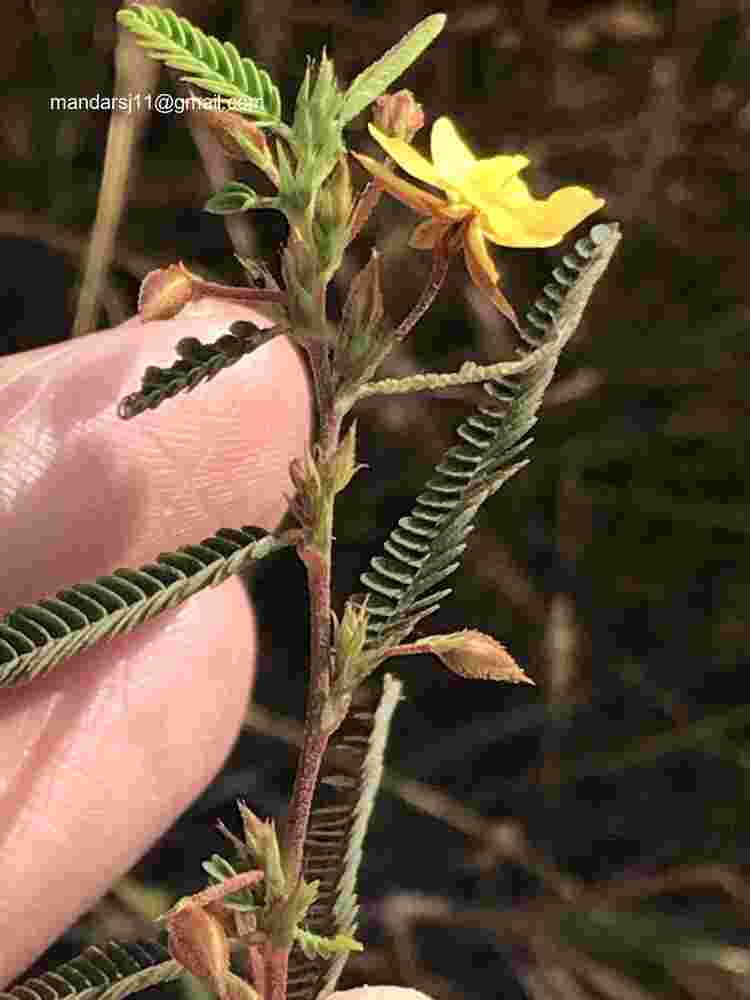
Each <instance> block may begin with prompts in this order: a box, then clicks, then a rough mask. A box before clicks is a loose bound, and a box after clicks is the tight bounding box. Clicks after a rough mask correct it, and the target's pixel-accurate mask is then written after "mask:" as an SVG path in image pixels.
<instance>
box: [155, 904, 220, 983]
mask: <svg viewBox="0 0 750 1000" xmlns="http://www.w3.org/2000/svg"><path fill="white" fill-rule="evenodd" d="M167 931H168V940H169V951H170V953H171V954H172V956H173V957H174V958H175V959H176V960H177V961H178V962H179V963H180V965H182V966H184V967H185V968H186V969H187V970H188V971H189V972H192V973H193V975H194V976H197V977H198V978H199V979H202V980H203V981H204V982H207V983H209V984H210V985H211V986H212V987H213V988H214V990H215V991H216V993H217V994H218V996H219V997H222V998H223V996H224V977H225V976H226V974H227V973H228V972H229V940H228V938H227V935H226V932H225V931H224V928H223V927H222V925H221V923H220V921H219V920H217V918H216V917H215V916H213V915H212V914H210V913H207V912H206V910H205V909H204V908H203V907H202V906H199V905H198V904H197V903H193V902H192V901H191V900H190V899H189V898H187V899H184V900H180V902H178V903H177V905H176V906H175V907H174V909H173V911H172V912H171V913H170V915H169V917H168V922H167Z"/></svg>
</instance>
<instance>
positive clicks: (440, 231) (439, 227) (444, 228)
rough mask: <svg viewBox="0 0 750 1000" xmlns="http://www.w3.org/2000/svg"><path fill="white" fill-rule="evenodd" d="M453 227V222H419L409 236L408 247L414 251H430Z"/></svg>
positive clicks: (435, 220)
mask: <svg viewBox="0 0 750 1000" xmlns="http://www.w3.org/2000/svg"><path fill="white" fill-rule="evenodd" d="M454 225H455V223H454V222H443V221H442V220H439V219H427V220H426V221H425V222H420V223H419V225H418V226H417V227H416V229H415V230H414V232H413V233H412V234H411V237H410V239H409V246H410V247H414V249H415V250H432V249H433V247H434V246H435V245H436V244H437V243H439V242H440V240H441V239H442V238H443V237H444V236H445V234H446V233H447V232H448V230H449V229H451V228H452V227H453V226H454Z"/></svg>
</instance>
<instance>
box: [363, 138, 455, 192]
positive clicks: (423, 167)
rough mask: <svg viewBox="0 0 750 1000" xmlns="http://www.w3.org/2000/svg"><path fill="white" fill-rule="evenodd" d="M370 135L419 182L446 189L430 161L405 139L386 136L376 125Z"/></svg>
mask: <svg viewBox="0 0 750 1000" xmlns="http://www.w3.org/2000/svg"><path fill="white" fill-rule="evenodd" d="M369 128H370V135H371V136H372V137H373V139H374V140H375V142H377V143H378V145H379V146H382V148H383V149H384V150H385V151H386V153H387V154H388V155H389V156H390V157H391V158H392V159H394V160H395V161H396V163H398V165H399V166H400V167H401V169H402V170H405V171H406V172H407V174H411V176H412V177H416V178H417V180H420V181H424V182H425V184H432V186H433V187H438V188H444V187H445V184H444V181H443V178H442V177H441V176H440V174H439V173H438V171H437V170H436V169H435V168H434V167H433V165H432V164H431V163H430V161H429V160H426V159H425V158H424V156H422V155H421V153H418V152H417V151H416V149H413V148H412V147H411V146H410V145H409V143H408V142H404V140H403V139H394V138H391V137H390V136H387V135H384V134H383V133H382V132H381V131H380V129H379V128H376V126H375V125H372V124H371V125H370V126H369Z"/></svg>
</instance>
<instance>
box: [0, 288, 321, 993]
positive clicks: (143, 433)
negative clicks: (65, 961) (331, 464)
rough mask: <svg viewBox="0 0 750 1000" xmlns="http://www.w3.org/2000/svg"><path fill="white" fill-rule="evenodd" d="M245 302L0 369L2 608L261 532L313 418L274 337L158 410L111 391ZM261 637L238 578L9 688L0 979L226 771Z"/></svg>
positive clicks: (219, 327) (3, 724) (203, 307)
mask: <svg viewBox="0 0 750 1000" xmlns="http://www.w3.org/2000/svg"><path fill="white" fill-rule="evenodd" d="M248 318H250V319H252V318H253V315H252V313H250V312H249V311H248V310H247V309H246V308H242V307H240V306H236V305H234V304H226V303H221V302H218V301H217V300H209V299H205V300H203V301H201V302H198V303H196V304H195V305H194V306H188V307H187V308H186V309H185V310H183V312H182V313H180V315H179V316H177V317H176V318H175V319H172V320H167V321H163V322H154V323H148V324H143V323H142V322H141V320H140V319H138V318H135V319H133V320H129V321H128V322H127V323H125V324H123V325H122V326H121V327H119V328H117V329H114V330H109V331H105V332H102V333H98V334H95V335H93V336H90V337H85V338H81V339H78V340H74V341H71V342H68V343H65V344H62V345H56V346H54V347H49V348H43V349H40V350H37V351H31V352H29V353H27V354H25V355H18V356H15V357H12V358H9V359H7V360H5V361H3V362H0V428H2V431H0V500H1V501H2V502H1V503H0V532H1V533H2V537H3V547H4V555H3V561H4V565H3V592H2V594H1V595H0V602H1V603H2V609H3V612H5V611H10V610H12V609H13V608H14V607H16V606H17V605H19V604H23V603H29V602H32V601H36V600H38V599H39V598H41V597H44V596H49V595H51V594H54V593H55V592H56V591H58V590H60V589H61V588H63V587H66V586H67V587H69V586H71V585H72V584H75V583H79V582H82V581H86V580H93V579H95V578H96V577H97V576H100V575H102V574H107V573H111V572H112V571H113V570H114V569H115V568H117V567H119V566H129V567H138V566H139V565H142V564H144V563H146V562H148V561H152V560H153V559H154V558H155V557H156V556H157V555H158V554H159V553H160V552H163V551H165V550H171V549H175V548H177V547H179V546H180V545H185V544H189V543H195V542H199V541H201V539H203V538H206V537H207V536H209V535H211V534H214V533H215V532H216V531H217V530H218V529H219V528H221V527H240V526H242V525H243V524H256V525H260V526H262V527H266V528H271V527H273V526H274V524H275V523H276V522H277V521H278V519H279V517H280V516H281V514H282V512H283V510H284V507H285V503H284V500H283V493H284V491H288V490H289V482H288V475H287V466H288V462H289V461H290V459H291V458H293V457H294V456H295V455H297V454H299V453H300V452H301V450H302V448H303V446H304V444H305V441H306V438H307V434H308V429H309V399H308V393H307V384H306V376H305V373H304V370H303V366H302V364H301V362H300V359H299V357H298V356H297V354H296V353H295V351H294V349H293V348H292V347H291V346H290V345H289V344H288V343H287V342H286V341H284V340H283V339H281V338H279V339H277V340H273V341H271V342H270V343H268V344H266V345H265V346H264V347H262V348H259V349H258V351H257V352H255V353H254V354H251V355H249V356H248V357H247V358H244V359H242V361H240V362H239V363H238V364H236V365H234V366H233V367H231V368H229V369H227V370H225V371H223V372H221V373H220V374H219V375H218V377H217V378H216V380H215V381H212V382H209V383H208V384H206V385H202V386H199V387H198V388H196V389H195V391H194V392H192V393H191V394H190V395H188V396H184V397H178V398H177V399H173V400H168V401H166V402H165V403H164V404H163V406H162V407H160V408H159V409H158V410H157V411H155V412H146V413H144V414H142V415H140V416H138V417H136V418H135V419H133V420H132V421H129V422H125V421H122V420H119V419H118V417H117V415H116V404H117V400H118V399H119V398H121V397H122V396H123V395H126V394H127V393H130V392H132V391H133V390H135V389H137V388H138V386H139V384H140V376H141V373H142V372H143V370H144V369H145V368H146V366H147V365H149V364H157V365H160V366H162V367H164V366H168V365H170V364H171V363H172V362H173V361H174V360H175V351H174V345H175V344H176V342H177V341H178V340H179V339H181V338H182V337H186V336H194V337H198V338H199V339H200V340H202V341H212V340H215V339H217V338H218V337H219V336H221V335H222V334H223V333H226V332H227V328H228V325H229V323H231V322H232V321H233V320H235V319H248ZM254 650H255V633H254V628H253V623H252V615H251V614H250V613H249V611H248V608H247V601H246V598H245V595H244V591H243V588H242V586H241V585H240V583H239V582H238V581H237V580H234V579H231V580H229V581H227V582H226V583H224V584H223V585H222V586H221V587H218V588H216V589H210V590H208V591H204V592H202V593H199V594H197V595H196V596H195V597H193V598H192V599H191V600H190V601H188V602H187V603H186V604H184V605H183V606H181V607H179V608H177V609H175V610H174V611H167V612H165V613H164V614H162V615H160V616H159V617H157V618H156V619H154V620H153V621H151V622H147V623H146V624H145V625H143V626H141V627H140V628H139V629H137V630H136V631H134V632H133V633H129V634H127V635H122V636H118V637H117V638H115V639H113V640H111V641H110V642H105V643H102V644H100V645H98V646H96V647H94V648H92V649H90V650H88V651H85V652H83V653H81V654H80V655H79V656H78V657H77V658H76V659H75V660H71V661H69V662H66V663H64V664H61V665H60V666H58V667H57V668H56V669H55V670H53V671H52V672H51V673H50V675H49V676H47V677H45V678H42V679H40V680H38V681H37V682H36V683H34V684H31V685H29V686H28V687H20V688H14V689H0V789H2V795H1V796H0V844H2V851H0V885H2V886H3V890H2V893H0V941H1V942H2V945H1V946H0V988H1V987H2V983H3V982H6V981H7V980H9V979H10V978H11V977H13V976H15V975H18V974H19V973H20V972H21V971H22V970H23V968H24V967H25V966H26V965H27V964H28V963H29V962H30V961H31V960H32V959H33V958H34V957H35V955H37V954H38V953H39V952H40V951H41V950H43V948H44V947H46V946H47V945H48V944H49V942H50V941H51V940H52V939H54V937H55V936H56V935H57V934H59V933H60V931H62V930H63V929H64V927H65V926H66V925H67V924H68V923H69V922H70V921H72V920H73V919H74V918H75V916H76V915H77V914H78V913H80V912H81V911H82V910H83V909H84V908H86V907H88V906H90V905H91V904H92V903H93V902H94V901H95V900H96V898H97V897H98V896H99V895H100V894H101V893H102V892H104V891H105V890H106V889H107V887H108V886H109V885H110V884H111V883H112V881H114V880H115V879H116V878H118V877H119V876H120V875H121V874H122V873H123V872H125V871H126V870H127V869H128V868H129V867H130V866H131V865H132V864H133V862H134V861H135V860H136V859H137V858H138V856H139V855H140V854H141V853H142V852H143V851H144V850H145V848H146V847H147V846H148V845H149V844H150V843H151V842H152V841H153V840H154V839H155V838H156V837H157V836H158V835H159V834H160V833H161V832H163V831H164V829H166V828H167V827H168V826H169V824H170V823H171V822H172V821H173V820H174V818H175V817H176V816H177V815H179V813H180V812H181V811H183V810H184V809H185V807H186V806H187V805H188V804H189V803H190V801H192V799H193V798H195V796H196V795H197V794H199V793H200V791H201V790H202V788H203V787H204V786H205V785H206V784H207V783H208V781H209V780H210V779H211V778H212V777H213V775H214V774H215V773H216V771H217V770H218V769H219V767H220V766H221V764H222V762H223V760H224V759H225V757H226V755H227V753H228V752H229V750H230V748H231V745H232V743H233V741H234V739H235V737H236V734H237V731H238V729H239V726H240V723H241V720H242V717H243V715H244V711H245V706H246V702H247V695H248V690H249V686H250V681H251V677H252V667H253V660H254Z"/></svg>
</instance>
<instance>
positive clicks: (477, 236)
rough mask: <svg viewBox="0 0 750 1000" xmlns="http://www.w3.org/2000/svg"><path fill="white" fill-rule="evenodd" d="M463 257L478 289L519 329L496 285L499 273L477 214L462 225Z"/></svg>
mask: <svg viewBox="0 0 750 1000" xmlns="http://www.w3.org/2000/svg"><path fill="white" fill-rule="evenodd" d="M463 232H464V259H465V261H466V268H467V270H468V272H469V274H470V275H471V280H472V281H473V282H474V284H475V285H476V286H477V288H479V290H480V291H482V292H484V294H485V295H486V296H487V297H488V298H489V299H490V300H491V301H492V303H493V304H494V305H495V307H496V308H497V309H499V310H500V312H501V313H502V314H503V316H505V317H506V318H507V319H509V320H510V321H511V323H512V324H513V326H514V327H515V328H516V330H519V331H520V329H521V326H520V324H519V322H518V317H517V316H516V311H515V309H514V308H513V306H512V305H511V304H510V302H508V300H507V299H506V297H505V296H504V295H503V293H502V292H501V291H500V289H499V288H498V287H497V282H498V281H499V278H500V276H499V274H498V273H497V268H496V267H495V264H494V262H493V260H492V258H491V257H490V255H489V253H488V252H487V244H486V243H485V242H484V235H483V233H482V227H481V224H480V221H479V217H478V216H474V217H473V218H472V219H471V220H470V221H468V222H467V223H466V224H465V225H464V230H463Z"/></svg>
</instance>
